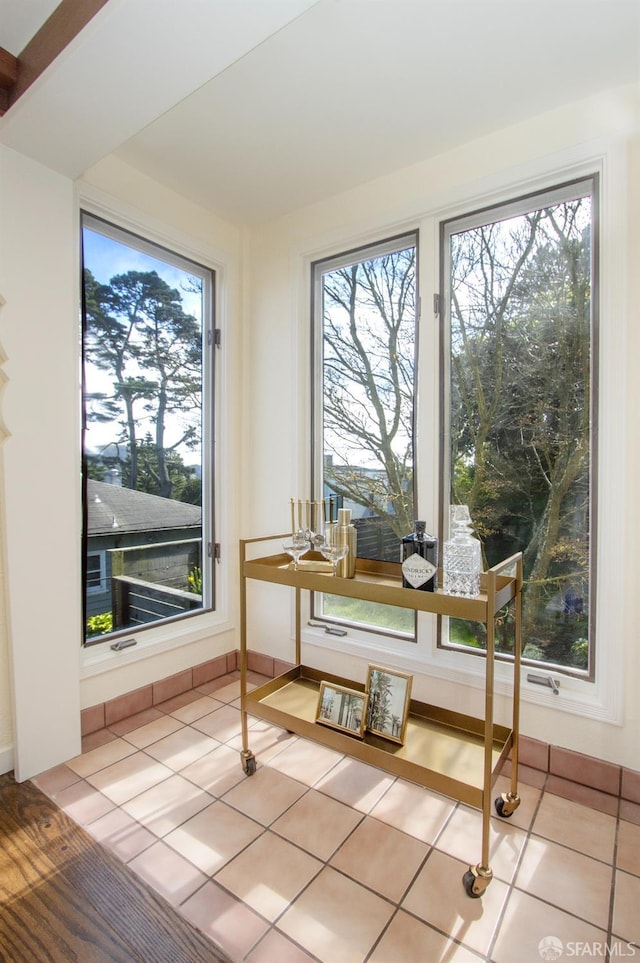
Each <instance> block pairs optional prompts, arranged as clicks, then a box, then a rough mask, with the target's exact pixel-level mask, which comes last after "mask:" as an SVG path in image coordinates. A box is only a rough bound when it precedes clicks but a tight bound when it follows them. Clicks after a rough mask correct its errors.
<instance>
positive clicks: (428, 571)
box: [402, 552, 437, 589]
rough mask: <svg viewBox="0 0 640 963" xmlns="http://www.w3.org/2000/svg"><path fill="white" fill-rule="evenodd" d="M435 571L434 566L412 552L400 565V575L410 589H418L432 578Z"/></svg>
mask: <svg viewBox="0 0 640 963" xmlns="http://www.w3.org/2000/svg"><path fill="white" fill-rule="evenodd" d="M436 571H437V569H436V567H435V565H432V564H431V562H428V561H427V560H426V558H423V557H422V555H418V553H417V552H414V553H413V555H410V556H409V558H405V560H404V562H403V563H402V574H403V575H404V577H405V579H406V580H407V582H408V583H409V585H411V587H412V588H416V589H417V588H420V586H421V585H424V583H425V582H428V581H429V579H430V578H433V576H434V575H435V573H436Z"/></svg>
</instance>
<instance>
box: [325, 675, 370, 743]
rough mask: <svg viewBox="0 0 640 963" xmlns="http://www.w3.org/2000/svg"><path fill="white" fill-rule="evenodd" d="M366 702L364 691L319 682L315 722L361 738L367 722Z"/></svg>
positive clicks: (366, 697)
mask: <svg viewBox="0 0 640 963" xmlns="http://www.w3.org/2000/svg"><path fill="white" fill-rule="evenodd" d="M367 702H368V696H367V693H366V692H357V691H356V690H355V689H347V688H346V687H345V686H341V685H334V684H333V683H331V682H321V683H320V692H319V694H318V708H317V711H316V722H319V723H321V724H322V725H323V726H331V728H332V729H339V730H340V732H347V733H349V735H350V736H358V737H359V738H360V739H362V737H363V736H364V730H365V726H366V724H367Z"/></svg>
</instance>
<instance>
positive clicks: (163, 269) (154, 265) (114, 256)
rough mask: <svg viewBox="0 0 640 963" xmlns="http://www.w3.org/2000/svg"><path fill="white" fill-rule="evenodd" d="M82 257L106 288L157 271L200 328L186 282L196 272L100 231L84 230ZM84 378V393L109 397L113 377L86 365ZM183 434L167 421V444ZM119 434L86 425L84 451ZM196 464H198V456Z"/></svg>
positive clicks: (197, 304)
mask: <svg viewBox="0 0 640 963" xmlns="http://www.w3.org/2000/svg"><path fill="white" fill-rule="evenodd" d="M132 243H133V241H132ZM83 256H84V265H85V267H87V268H88V269H89V270H90V271H91V273H92V274H93V276H94V277H95V278H96V280H97V281H98V282H100V283H101V284H108V283H109V282H110V280H111V278H113V277H114V276H115V275H117V274H126V273H127V272H128V271H156V272H157V274H158V275H159V276H160V277H161V278H162V279H163V280H164V281H166V283H167V284H169V285H170V286H171V287H172V288H176V289H177V290H178V291H179V292H180V294H181V296H182V303H183V306H184V310H185V312H186V313H188V314H192V315H194V317H196V318H197V320H198V321H199V322H200V323H201V324H202V314H203V309H202V300H203V299H202V295H201V294H199V293H197V292H193V291H190V290H188V289H187V288H188V287H189V284H188V281H189V279H190V278H194V277H195V278H197V277H198V275H197V274H196V273H195V272H194V275H189V274H188V273H187V271H185V270H183V269H182V268H180V267H177V266H175V265H174V264H171V263H169V261H168V260H167V261H165V260H159V259H157V258H154V257H152V256H151V255H149V254H147V253H145V252H143V251H140V250H137V249H136V248H135V247H129V246H128V245H126V244H121V243H119V242H118V241H116V240H114V239H112V238H111V237H108V236H106V235H105V234H101V233H99V231H95V230H91V229H89V228H88V227H87V226H85V227H84V228H83ZM191 286H193V285H191ZM85 378H86V388H87V392H99V391H102V392H105V393H106V394H111V393H112V386H113V377H112V376H110V375H109V374H108V373H106V372H103V371H99V370H98V369H96V368H95V367H94V366H93V365H90V364H87V366H86V369H85ZM183 430H184V428H183V426H181V425H180V424H178V422H177V421H176V420H175V419H174V420H173V422H172V421H171V420H170V419H168V420H167V444H168V445H171V444H172V442H173V440H176V439H177V438H179V437H181V435H182V433H183ZM119 433H120V428H119V426H118V425H114V424H113V422H111V423H107V424H102V423H96V422H93V421H88V422H87V429H86V435H85V448H86V449H87V450H88V451H99V450H100V449H101V448H103V447H104V446H105V445H107V444H109V443H110V442H112V441H115V440H116V439H117V437H118V435H119ZM182 454H183V457H184V459H185V462H187V463H188V464H191V463H193V461H194V452H193V451H187V450H185V451H184V452H183V453H182ZM196 461H197V462H199V461H200V458H199V455H197V454H196Z"/></svg>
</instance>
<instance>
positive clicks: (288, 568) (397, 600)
mask: <svg viewBox="0 0 640 963" xmlns="http://www.w3.org/2000/svg"><path fill="white" fill-rule="evenodd" d="M275 537H276V536H274V538H275ZM267 540H268V539H264V541H267ZM248 541H258V539H250V540H248ZM245 544H246V543H245ZM519 557H520V556H519V555H514V556H513V557H512V558H509V559H505V561H503V562H501V563H500V564H499V565H496V566H494V568H492V569H489V571H488V572H484V573H483V574H482V576H481V584H480V589H481V591H480V595H477V596H476V597H475V598H460V597H457V596H453V595H446V594H445V593H444V592H443V591H442V589H438V590H437V591H436V592H421V591H417V590H416V589H411V588H403V587H402V570H401V567H400V563H395V562H380V561H374V560H371V559H365V558H357V559H356V573H355V577H354V578H339V577H333V576H332V575H331V572H330V568H329V567H328V566H327V563H326V562H325V561H324V560H323V558H322V556H321V555H320V553H319V552H314V551H310V552H308V553H307V554H306V555H305V556H304V558H303V559H301V561H300V563H299V566H298V570H297V571H295V570H294V567H293V563H292V562H291V559H290V558H289V556H288V555H286V554H285V553H282V554H277V555H269V556H266V557H263V558H256V559H246V560H245V561H244V563H243V571H242V573H241V574H242V575H243V576H244V577H245V578H253V579H258V580H259V581H263V582H275V583H279V584H281V585H289V586H292V587H294V588H299V589H306V590H309V591H314V592H329V593H330V594H331V595H341V596H348V597H350V598H358V599H363V600H365V601H369V602H381V603H385V604H387V605H397V606H401V607H402V608H411V609H417V610H418V611H421V612H432V613H434V614H436V615H448V616H450V617H452V618H460V619H468V620H470V621H475V622H485V623H486V622H488V621H489V619H491V618H492V617H493V616H494V615H495V614H496V613H497V612H498V611H499V610H500V609H501V608H503V607H504V606H505V605H506V604H507V603H508V602H510V601H511V600H512V599H513V598H515V596H516V594H517V591H518V588H519V586H518V584H517V576H516V574H515V568H516V562H517V560H518V559H519ZM510 568H513V569H514V574H512V575H508V574H505V573H506V572H508V571H509V569H510ZM494 579H495V590H494V592H493V595H492V593H491V591H490V582H491V581H492V580H494ZM327 581H329V583H330V584H329V585H328V584H327ZM439 582H440V583H442V572H440V573H439ZM491 598H493V605H491V604H490V600H491Z"/></svg>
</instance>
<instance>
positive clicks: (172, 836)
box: [165, 802, 263, 876]
mask: <svg viewBox="0 0 640 963" xmlns="http://www.w3.org/2000/svg"><path fill="white" fill-rule="evenodd" d="M262 832H263V829H262V826H260V825H259V824H258V823H256V822H254V821H253V820H252V819H249V818H248V816H245V815H243V813H239V812H237V811H236V810H235V809H232V808H231V807H230V806H225V804H224V803H222V802H215V803H213V804H212V805H211V806H207V808H206V809H203V810H201V811H200V812H199V813H197V814H196V815H195V816H193V817H192V818H191V819H188V820H187V821H186V822H185V823H183V824H182V825H181V826H179V827H178V828H177V829H175V830H174V831H173V832H171V833H169V834H168V835H167V836H166V837H165V842H166V843H167V844H168V845H169V846H171V847H172V848H173V849H175V850H176V851H177V852H179V853H180V854H181V855H182V856H184V857H185V858H186V859H188V860H190V861H191V862H192V863H193V864H194V865H195V866H197V867H198V869H201V870H202V872H204V873H206V874H207V875H208V876H212V875H213V873H215V872H216V871H217V870H219V869H220V868H221V867H222V866H224V864H225V863H228V862H229V860H230V859H233V857H234V856H236V855H237V854H238V853H239V852H241V851H242V850H243V849H244V848H245V847H246V846H248V845H249V844H250V843H252V842H253V840H254V839H256V838H257V837H258V836H259V835H260V834H261V833H262Z"/></svg>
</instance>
